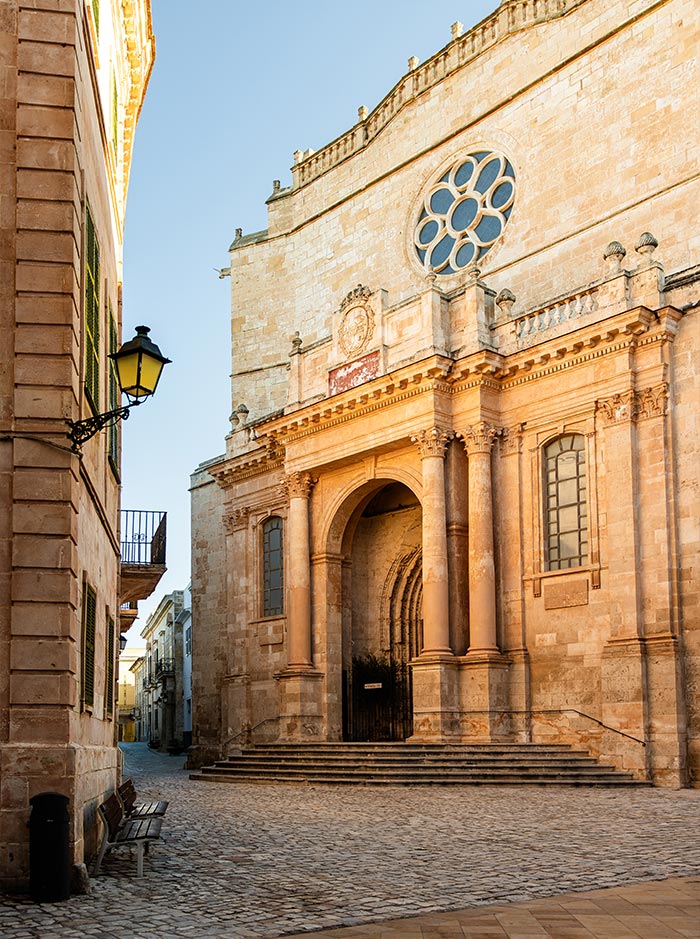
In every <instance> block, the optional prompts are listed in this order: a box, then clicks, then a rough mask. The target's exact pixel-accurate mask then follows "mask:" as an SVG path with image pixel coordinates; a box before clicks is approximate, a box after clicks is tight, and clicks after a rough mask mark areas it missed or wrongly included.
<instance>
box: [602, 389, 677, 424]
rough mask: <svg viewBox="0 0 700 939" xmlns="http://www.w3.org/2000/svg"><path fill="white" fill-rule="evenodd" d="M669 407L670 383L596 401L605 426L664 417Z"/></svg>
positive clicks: (625, 392)
mask: <svg viewBox="0 0 700 939" xmlns="http://www.w3.org/2000/svg"><path fill="white" fill-rule="evenodd" d="M667 406H668V383H667V382H665V381H664V382H661V383H660V384H658V385H655V386H654V387H653V388H642V389H641V390H639V391H633V390H629V391H622V392H620V393H619V394H615V395H613V396H612V397H611V398H605V399H602V400H598V401H596V413H597V415H598V416H599V417H600V418H601V419H602V421H603V423H604V424H619V423H622V422H624V421H642V420H646V419H648V418H651V417H663V415H664V414H665V413H666V409H667Z"/></svg>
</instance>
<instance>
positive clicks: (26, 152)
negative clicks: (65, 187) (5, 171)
mask: <svg viewBox="0 0 700 939" xmlns="http://www.w3.org/2000/svg"><path fill="white" fill-rule="evenodd" d="M17 166H18V167H22V168H24V169H34V170H62V171H65V172H68V173H79V172H80V161H79V160H78V154H77V151H76V148H75V142H74V141H73V140H53V139H48V140H44V139H43V138H42V139H39V138H36V137H22V138H20V140H19V141H18V143H17Z"/></svg>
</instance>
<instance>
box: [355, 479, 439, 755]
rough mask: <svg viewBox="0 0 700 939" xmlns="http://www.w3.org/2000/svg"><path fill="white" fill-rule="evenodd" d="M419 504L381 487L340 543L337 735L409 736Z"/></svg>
mask: <svg viewBox="0 0 700 939" xmlns="http://www.w3.org/2000/svg"><path fill="white" fill-rule="evenodd" d="M421 524H422V512H421V506H420V502H419V500H418V498H417V497H416V495H415V494H414V493H413V492H412V491H411V490H410V489H409V488H408V487H407V486H405V485H403V484H402V483H398V482H387V483H385V484H384V485H381V486H379V487H378V488H377V489H376V490H375V491H374V492H373V493H372V494H371V495H370V496H369V497H368V498H366V499H365V500H363V502H362V503H361V504H360V505H359V506H358V507H357V508H356V510H355V513H354V514H353V517H352V518H351V519H350V521H349V523H348V526H347V529H346V534H345V537H344V539H343V554H344V557H345V562H344V576H343V736H344V738H345V739H346V740H357V741H359V740H377V741H379V740H405V739H406V738H407V737H409V736H411V733H412V697H411V673H410V667H409V662H410V660H411V659H412V658H414V657H415V656H416V655H418V654H419V652H420V650H421V645H422V553H421Z"/></svg>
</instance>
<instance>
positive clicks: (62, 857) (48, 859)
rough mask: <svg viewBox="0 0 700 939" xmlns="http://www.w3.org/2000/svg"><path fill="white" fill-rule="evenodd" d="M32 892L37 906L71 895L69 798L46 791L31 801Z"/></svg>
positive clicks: (30, 879)
mask: <svg viewBox="0 0 700 939" xmlns="http://www.w3.org/2000/svg"><path fill="white" fill-rule="evenodd" d="M29 801H30V803H31V806H32V814H31V815H30V817H29V892H30V894H31V898H32V900H34V901H36V902H37V903H56V902H58V901H59V900H67V899H68V897H69V896H70V851H69V844H68V828H69V817H68V796H64V795H62V794H61V793H60V792H42V793H40V794H39V795H38V796H33V798H31V799H30V800H29Z"/></svg>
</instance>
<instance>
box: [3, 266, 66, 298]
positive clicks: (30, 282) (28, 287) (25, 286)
mask: <svg viewBox="0 0 700 939" xmlns="http://www.w3.org/2000/svg"><path fill="white" fill-rule="evenodd" d="M15 283H16V287H17V290H23V291H26V292H28V293H72V292H76V293H77V290H78V283H79V274H78V270H77V268H76V267H74V266H73V265H71V264H65V263H64V264H42V263H40V262H36V261H34V262H31V261H20V262H18V264H17V276H16V281H15Z"/></svg>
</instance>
